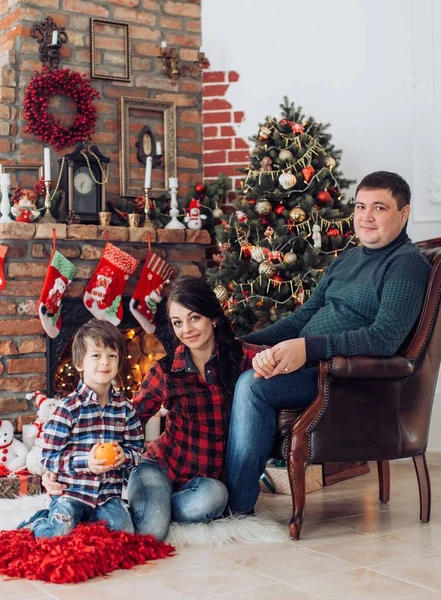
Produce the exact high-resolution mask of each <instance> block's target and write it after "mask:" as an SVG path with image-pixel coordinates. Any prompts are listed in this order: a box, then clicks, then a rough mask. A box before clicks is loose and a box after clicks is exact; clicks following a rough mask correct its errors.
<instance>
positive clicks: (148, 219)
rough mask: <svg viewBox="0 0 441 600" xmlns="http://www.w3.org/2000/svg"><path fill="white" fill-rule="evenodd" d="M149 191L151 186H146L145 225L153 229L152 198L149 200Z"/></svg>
mask: <svg viewBox="0 0 441 600" xmlns="http://www.w3.org/2000/svg"><path fill="white" fill-rule="evenodd" d="M149 191H150V188H147V187H146V188H144V198H145V206H144V216H145V220H144V227H146V228H147V229H150V230H152V231H153V229H155V228H154V226H153V223H152V222H151V221H150V216H149V215H150V200H149Z"/></svg>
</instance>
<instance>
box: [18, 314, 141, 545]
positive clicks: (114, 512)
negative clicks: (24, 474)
mask: <svg viewBox="0 0 441 600" xmlns="http://www.w3.org/2000/svg"><path fill="white" fill-rule="evenodd" d="M124 353H125V345H124V338H123V336H122V334H121V332H120V331H119V329H117V328H116V327H115V326H114V325H112V324H111V323H108V322H106V321H99V320H97V319H92V320H91V321H89V322H88V323H86V324H85V325H83V326H82V327H80V329H79V330H78V331H77V333H76V335H75V338H74V341H73V344H72V359H73V363H74V365H75V368H76V369H77V370H78V371H79V372H80V373H81V376H82V379H81V380H80V382H79V384H78V387H77V389H76V390H75V392H73V393H71V394H69V396H67V397H66V398H64V399H63V400H61V401H60V402H59V403H58V405H57V407H56V409H55V412H54V414H53V416H52V417H51V419H50V420H49V421H48V422H47V424H46V425H45V428H44V446H43V450H42V464H43V466H44V467H46V468H47V469H48V471H49V472H52V473H56V475H57V478H58V481H59V482H60V483H63V484H64V485H65V486H66V489H65V491H64V493H63V495H62V496H56V497H53V498H52V500H51V503H50V506H49V513H48V512H47V511H40V512H39V513H37V514H36V515H34V517H33V518H32V519H31V521H30V522H29V523H28V524H27V525H26V526H27V527H29V528H30V529H31V530H32V531H33V532H34V534H35V536H36V537H47V538H50V537H54V536H57V535H66V534H68V533H70V532H71V531H72V530H73V529H74V528H75V527H76V526H77V525H78V523H80V522H83V521H89V522H93V521H100V520H101V521H105V522H106V523H107V525H108V527H109V529H111V530H114V531H120V530H125V531H128V532H130V533H132V532H133V523H132V519H131V516H130V513H129V511H128V509H127V507H126V506H125V504H124V502H123V501H122V499H121V493H122V487H123V469H126V468H129V467H132V466H134V465H136V464H137V463H138V460H139V458H138V457H139V452H140V451H141V450H142V447H143V433H142V428H141V424H140V422H139V419H138V417H137V416H136V414H135V411H134V410H133V408H132V406H131V404H130V402H129V401H128V400H127V399H126V398H125V397H124V395H123V394H122V393H118V392H116V391H115V390H114V388H113V387H112V383H111V382H112V380H113V379H114V378H115V377H116V376H117V374H118V370H119V369H120V368H121V366H122V361H123V357H124ZM103 442H110V443H111V444H113V446H114V447H115V449H116V452H117V454H116V461H115V464H114V465H107V464H106V462H107V461H106V459H96V458H95V450H96V449H97V447H98V446H99V444H101V443H103Z"/></svg>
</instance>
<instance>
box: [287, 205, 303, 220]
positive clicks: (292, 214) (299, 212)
mask: <svg viewBox="0 0 441 600" xmlns="http://www.w3.org/2000/svg"><path fill="white" fill-rule="evenodd" d="M289 218H290V219H292V220H293V221H294V223H303V221H304V220H305V219H306V212H305V211H304V210H303V208H300V206H295V207H294V208H291V210H290V211H289Z"/></svg>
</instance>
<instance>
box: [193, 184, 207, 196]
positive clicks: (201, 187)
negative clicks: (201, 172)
mask: <svg viewBox="0 0 441 600" xmlns="http://www.w3.org/2000/svg"><path fill="white" fill-rule="evenodd" d="M194 191H195V192H196V194H199V196H202V194H205V185H204V184H203V183H197V184H196V185H195V186H194Z"/></svg>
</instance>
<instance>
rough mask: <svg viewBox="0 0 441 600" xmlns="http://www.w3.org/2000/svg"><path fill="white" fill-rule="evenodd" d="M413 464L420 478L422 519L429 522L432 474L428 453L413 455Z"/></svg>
mask: <svg viewBox="0 0 441 600" xmlns="http://www.w3.org/2000/svg"><path fill="white" fill-rule="evenodd" d="M412 458H413V464H414V465H415V471H416V474H417V478H418V489H419V492H420V521H422V522H423V523H428V522H429V521H430V506H431V496H432V494H431V489H430V475H429V470H428V468H427V463H426V454H425V452H423V453H422V454H419V455H418V456H413V457H412Z"/></svg>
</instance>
